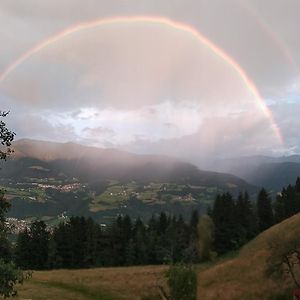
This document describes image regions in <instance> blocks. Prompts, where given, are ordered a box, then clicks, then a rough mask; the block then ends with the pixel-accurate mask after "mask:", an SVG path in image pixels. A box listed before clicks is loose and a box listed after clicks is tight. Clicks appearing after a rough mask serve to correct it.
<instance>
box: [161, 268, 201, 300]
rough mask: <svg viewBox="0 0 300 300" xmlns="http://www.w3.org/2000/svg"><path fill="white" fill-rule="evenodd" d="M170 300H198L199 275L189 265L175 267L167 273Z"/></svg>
mask: <svg viewBox="0 0 300 300" xmlns="http://www.w3.org/2000/svg"><path fill="white" fill-rule="evenodd" d="M166 275H167V279H168V285H169V288H170V299H172V300H196V299H197V274H196V271H195V269H194V268H193V267H192V266H189V265H174V266H171V267H170V269H169V270H168V271H167V274H166Z"/></svg>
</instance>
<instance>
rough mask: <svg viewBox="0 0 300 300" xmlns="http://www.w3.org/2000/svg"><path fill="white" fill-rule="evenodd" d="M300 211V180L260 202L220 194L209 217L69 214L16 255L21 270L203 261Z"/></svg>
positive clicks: (40, 230) (37, 231) (21, 240)
mask: <svg viewBox="0 0 300 300" xmlns="http://www.w3.org/2000/svg"><path fill="white" fill-rule="evenodd" d="M299 211H300V179H299V178H298V179H297V181H296V184H295V186H288V187H287V188H284V189H283V190H282V192H281V193H280V194H278V195H277V197H276V200H275V201H274V202H272V199H271V197H270V195H269V194H268V193H267V191H266V190H265V189H261V190H260V192H259V194H258V196H257V200H256V202H254V203H253V202H252V201H250V199H249V195H248V194H247V193H241V194H239V196H238V197H237V199H234V198H233V196H232V195H231V194H230V193H224V194H221V195H218V196H217V197H216V199H215V202H214V205H213V207H212V208H211V209H209V211H208V216H202V217H200V218H199V215H198V212H197V211H194V212H193V213H192V215H191V217H190V220H189V221H188V222H186V221H185V220H184V219H183V217H182V216H170V215H167V214H166V213H163V212H162V213H161V214H160V215H158V216H152V218H150V220H149V221H148V222H143V221H142V220H141V219H136V220H132V219H131V218H130V217H129V216H118V217H117V218H116V219H115V220H114V222H112V224H110V225H109V226H107V227H101V226H100V224H98V223H96V222H95V221H93V220H92V219H91V218H89V219H86V218H84V217H71V218H70V219H69V220H68V221H66V222H63V223H60V224H59V225H58V226H57V227H55V228H54V229H53V231H51V232H49V231H48V230H47V228H46V225H45V223H44V222H42V221H36V222H34V223H32V224H31V227H30V228H29V229H25V231H24V232H21V233H20V234H19V235H18V239H17V243H16V246H15V249H14V255H13V256H14V260H15V262H16V264H17V265H18V266H20V267H21V268H23V269H52V268H89V267H99V266H126V265H146V264H162V263H165V262H172V263H176V262H188V263H194V262H200V261H203V260H207V259H212V258H213V257H214V256H215V255H222V254H224V253H226V252H229V251H232V250H235V249H238V248H240V247H241V246H242V245H244V244H245V243H246V242H248V241H249V240H250V239H252V238H253V237H255V236H256V235H257V234H258V233H260V232H262V231H264V230H266V229H267V228H269V227H271V226H272V225H274V224H275V223H277V222H280V221H282V220H283V219H285V218H288V217H290V216H291V215H293V214H295V213H297V212H299Z"/></svg>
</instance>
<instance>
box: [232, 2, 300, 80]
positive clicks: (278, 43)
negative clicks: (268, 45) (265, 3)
mask: <svg viewBox="0 0 300 300" xmlns="http://www.w3.org/2000/svg"><path fill="white" fill-rule="evenodd" d="M236 2H237V3H238V4H239V5H240V6H241V7H242V8H243V9H244V10H245V11H246V12H247V13H248V14H249V16H250V17H252V18H253V19H254V20H255V22H256V23H257V25H258V26H259V28H260V29H261V31H262V32H263V33H264V34H265V35H266V36H267V37H268V38H269V39H270V40H271V42H272V43H273V45H274V46H275V47H276V48H277V49H278V50H279V51H280V53H281V54H282V55H283V56H284V58H285V60H286V61H287V62H288V64H289V65H290V67H291V68H292V69H293V70H294V71H295V73H296V74H297V77H298V79H299V78H300V69H299V66H298V64H297V62H296V60H295V58H294V56H293V55H292V53H291V51H290V49H289V48H288V47H287V46H286V44H285V43H284V42H283V41H282V39H281V38H280V37H279V36H278V35H277V34H276V33H275V32H274V31H273V30H272V29H271V28H270V25H269V24H268V23H267V22H266V21H265V20H264V19H263V18H262V17H261V16H260V15H259V14H258V13H257V12H256V11H255V10H254V8H253V7H252V6H251V4H249V3H246V2H245V1H241V0H236Z"/></svg>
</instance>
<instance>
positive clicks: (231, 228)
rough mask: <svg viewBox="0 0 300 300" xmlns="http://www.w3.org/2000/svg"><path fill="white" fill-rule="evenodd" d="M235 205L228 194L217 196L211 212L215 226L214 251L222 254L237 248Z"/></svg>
mask: <svg viewBox="0 0 300 300" xmlns="http://www.w3.org/2000/svg"><path fill="white" fill-rule="evenodd" d="M235 216H236V214H235V205H234V201H233V198H232V196H231V194H230V193H226V194H222V195H218V196H217V197H216V200H215V202H214V206H213V210H212V219H213V222H214V224H215V242H214V246H215V250H216V251H217V253H218V254H223V253H226V252H228V251H231V250H233V249H236V248H237V247H238V232H237V221H236V218H235Z"/></svg>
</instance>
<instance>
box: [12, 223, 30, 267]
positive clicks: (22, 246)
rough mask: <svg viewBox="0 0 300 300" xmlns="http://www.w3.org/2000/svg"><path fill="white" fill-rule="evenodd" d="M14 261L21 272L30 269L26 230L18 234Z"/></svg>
mask: <svg viewBox="0 0 300 300" xmlns="http://www.w3.org/2000/svg"><path fill="white" fill-rule="evenodd" d="M14 260H15V263H16V264H17V266H18V267H20V268H22V269H23V270H27V269H30V267H31V249H30V235H29V230H28V229H27V228H25V229H24V231H22V232H20V233H19V234H18V238H17V243H16V248H15V253H14Z"/></svg>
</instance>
